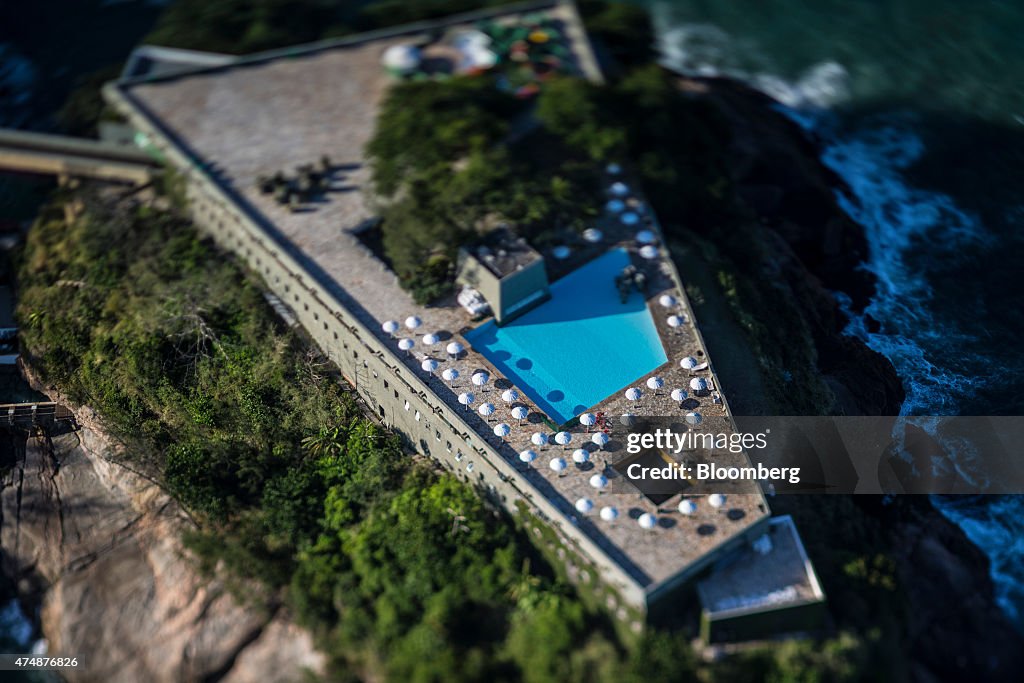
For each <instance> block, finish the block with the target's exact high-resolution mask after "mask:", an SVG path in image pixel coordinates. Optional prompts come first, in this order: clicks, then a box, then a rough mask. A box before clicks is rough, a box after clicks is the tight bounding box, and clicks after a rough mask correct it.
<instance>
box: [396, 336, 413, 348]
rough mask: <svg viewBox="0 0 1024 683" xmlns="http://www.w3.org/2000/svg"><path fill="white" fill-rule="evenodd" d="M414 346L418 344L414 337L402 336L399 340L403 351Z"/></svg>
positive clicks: (399, 346) (399, 345)
mask: <svg viewBox="0 0 1024 683" xmlns="http://www.w3.org/2000/svg"><path fill="white" fill-rule="evenodd" d="M414 346H416V342H414V341H413V340H412V339H407V338H405V337H402V338H401V339H399V340H398V348H400V349H402V350H403V351H408V350H409V349H411V348H412V347H414Z"/></svg>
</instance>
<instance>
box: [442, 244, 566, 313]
mask: <svg viewBox="0 0 1024 683" xmlns="http://www.w3.org/2000/svg"><path fill="white" fill-rule="evenodd" d="M455 281H456V283H457V284H460V285H463V286H465V287H471V288H473V289H475V290H476V291H478V292H480V294H481V295H482V296H483V297H484V299H486V300H487V303H488V304H490V306H491V310H492V311H493V312H494V319H495V320H496V321H497V322H498V323H499V324H501V323H504V322H508V321H509V320H511V319H513V318H515V317H516V316H519V315H522V314H523V313H526V312H527V311H529V310H530V309H531V308H533V307H534V306H536V305H538V304H540V303H542V302H544V301H546V300H547V299H548V298H549V297H550V296H551V293H550V291H549V289H548V274H547V270H545V268H544V257H543V256H541V254H540V252H538V251H537V250H536V249H534V248H533V247H531V246H530V245H529V244H527V243H526V240H524V239H523V238H522V237H519V236H518V235H515V234H514V233H513V232H512V231H511V230H509V229H508V228H498V229H496V230H492V231H491V232H489V233H488V234H487V235H486V237H484V239H483V240H481V241H480V242H477V243H476V244H473V245H471V246H468V247H463V248H462V249H460V250H459V260H458V274H457V276H456V280H455Z"/></svg>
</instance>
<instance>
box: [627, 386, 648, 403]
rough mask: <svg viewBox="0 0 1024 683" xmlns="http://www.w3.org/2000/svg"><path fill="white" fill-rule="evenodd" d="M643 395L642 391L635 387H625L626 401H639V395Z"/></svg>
mask: <svg viewBox="0 0 1024 683" xmlns="http://www.w3.org/2000/svg"><path fill="white" fill-rule="evenodd" d="M643 395H644V392H642V391H640V390H639V389H637V388H636V387H630V388H629V389H626V400H627V401H639V400H640V397H641V396H643Z"/></svg>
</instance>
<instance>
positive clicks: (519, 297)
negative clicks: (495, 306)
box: [497, 259, 551, 323]
mask: <svg viewBox="0 0 1024 683" xmlns="http://www.w3.org/2000/svg"><path fill="white" fill-rule="evenodd" d="M550 296H551V294H550V292H549V291H548V273H547V270H546V269H545V268H544V259H538V260H537V261H534V262H533V263H531V264H530V265H528V266H526V267H525V268H523V269H522V270H517V271H516V272H514V273H510V274H509V275H507V276H505V277H504V278H502V280H501V315H500V316H497V318H498V322H499V323H502V322H508V321H509V320H511V319H513V318H515V317H516V316H517V315H522V314H523V313H526V312H527V311H528V310H530V309H531V308H533V307H534V306H536V305H537V304H539V303H541V302H543V301H545V300H546V299H547V298H548V297H550Z"/></svg>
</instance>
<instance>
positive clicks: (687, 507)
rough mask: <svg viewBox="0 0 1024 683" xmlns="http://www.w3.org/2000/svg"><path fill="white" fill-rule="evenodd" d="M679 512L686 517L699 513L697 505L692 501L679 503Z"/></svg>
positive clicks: (687, 500)
mask: <svg viewBox="0 0 1024 683" xmlns="http://www.w3.org/2000/svg"><path fill="white" fill-rule="evenodd" d="M679 511H680V512H681V513H683V514H684V515H692V514H693V513H695V512H697V504H696V503H694V502H693V501H692V500H690V499H686V500H681V501H679Z"/></svg>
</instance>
